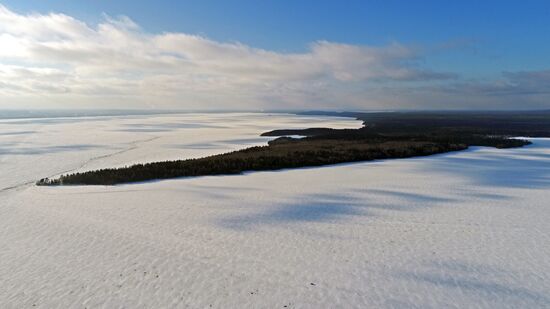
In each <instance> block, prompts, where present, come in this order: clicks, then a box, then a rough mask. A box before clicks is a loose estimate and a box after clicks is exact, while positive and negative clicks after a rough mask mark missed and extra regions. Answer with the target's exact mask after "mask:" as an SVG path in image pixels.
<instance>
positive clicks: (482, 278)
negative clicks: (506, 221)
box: [396, 261, 550, 308]
mask: <svg viewBox="0 0 550 309" xmlns="http://www.w3.org/2000/svg"><path fill="white" fill-rule="evenodd" d="M422 269H423V270H421V271H418V270H416V271H414V272H411V271H405V272H401V273H396V277H398V278H405V279H407V280H411V281H415V282H416V283H427V284H430V285H434V286H438V287H446V288H448V289H450V291H456V292H459V293H460V294H465V295H470V296H472V297H474V298H476V299H479V298H481V299H480V300H483V301H485V302H486V303H489V304H495V305H496V304H497V303H498V304H500V305H502V306H506V307H507V306H510V303H512V302H518V301H519V302H522V303H525V302H528V303H530V304H536V306H540V308H549V307H550V296H549V295H548V294H547V293H541V292H540V291H535V290H532V289H529V288H526V287H522V286H517V285H514V284H513V283H512V282H510V280H503V278H505V279H509V278H510V277H511V278H522V277H524V275H522V274H516V273H512V272H510V271H508V270H505V269H500V268H496V267H494V266H486V265H482V264H473V263H464V262H460V261H452V262H443V263H442V262H436V261H434V262H430V263H426V264H425V265H423V267H422ZM499 279H500V280H499Z"/></svg>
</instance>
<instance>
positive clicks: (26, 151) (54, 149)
mask: <svg viewBox="0 0 550 309" xmlns="http://www.w3.org/2000/svg"><path fill="white" fill-rule="evenodd" d="M96 148H105V146H102V145H91V144H75V145H60V146H46V147H27V148H0V155H42V154H52V153H60V152H73V151H84V150H89V149H96Z"/></svg>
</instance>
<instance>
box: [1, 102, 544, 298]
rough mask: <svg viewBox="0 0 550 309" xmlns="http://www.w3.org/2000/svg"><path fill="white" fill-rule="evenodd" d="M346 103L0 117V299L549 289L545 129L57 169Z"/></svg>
mask: <svg viewBox="0 0 550 309" xmlns="http://www.w3.org/2000/svg"><path fill="white" fill-rule="evenodd" d="M360 126H361V123H360V122H359V121H356V120H353V119H350V118H335V117H305V116H295V115H284V114H272V115H270V114H244V113H238V114H237V113H232V114H177V115H146V116H137V115H133V116H116V117H115V116H105V117H76V118H44V119H13V120H0V304H1V306H0V307H2V308H27V307H32V306H35V307H36V308H84V307H87V308H173V307H174V308H177V307H186V306H187V307H189V308H205V307H207V308H208V307H210V306H212V307H213V308H243V307H244V308H285V306H286V308H353V307H357V308H365V307H367V308H368V307H388V308H392V307H394V308H402V307H413V308H414V307H418V308H447V307H451V308H453V307H460V308H463V307H482V308H548V307H550V258H549V257H550V224H548V222H550V191H549V189H550V139H533V142H534V144H533V145H531V146H528V147H525V148H519V149H506V150H497V149H493V148H471V149H470V150H467V151H463V152H455V153H449V154H443V155H435V156H431V157H424V158H413V159H402V160H384V161H374V162H365V163H354V164H342V165H336V166H328V167H321V168H306V169H296V170H283V171H276V172H254V173H246V174H244V175H237V176H216V177H197V178H187V179H174V180H165V181H153V182H148V183H140V184H129V185H119V186H112V187H104V186H86V187H84V186H70V187H36V186H34V185H33V183H34V181H36V180H37V179H39V178H43V177H50V176H55V175H59V174H60V173H65V172H69V171H83V170H90V169H97V168H103V167H113V166H124V165H128V164H132V163H136V162H150V161H157V160H168V159H181V158H190V157H200V156H204V155H209V154H216V153H221V152H226V151H230V150H236V149H241V148H244V147H247V146H251V145H262V144H265V143H266V142H267V141H268V140H269V139H270V138H264V137H260V136H259V134H261V133H262V132H264V131H268V130H273V129H284V128H308V127H333V128H356V127H360Z"/></svg>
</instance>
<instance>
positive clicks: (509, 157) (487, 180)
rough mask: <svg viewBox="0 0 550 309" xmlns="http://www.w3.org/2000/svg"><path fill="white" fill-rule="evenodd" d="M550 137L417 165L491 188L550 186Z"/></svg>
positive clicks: (439, 158) (424, 170)
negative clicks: (514, 147) (515, 145)
mask: <svg viewBox="0 0 550 309" xmlns="http://www.w3.org/2000/svg"><path fill="white" fill-rule="evenodd" d="M549 149H550V139H535V140H534V144H533V145H532V146H527V147H525V148H519V149H499V150H497V151H491V152H486V153H483V154H476V155H475V156H472V154H474V153H475V152H476V151H483V149H482V148H476V149H474V151H473V152H465V153H453V154H448V155H446V156H439V157H437V158H434V160H430V161H426V162H424V164H421V165H419V166H418V167H417V170H418V172H419V173H425V172H437V173H439V174H441V176H440V177H466V178H467V179H468V180H469V181H471V182H472V183H474V184H476V185H479V186H487V187H506V188H550V153H548V150H549Z"/></svg>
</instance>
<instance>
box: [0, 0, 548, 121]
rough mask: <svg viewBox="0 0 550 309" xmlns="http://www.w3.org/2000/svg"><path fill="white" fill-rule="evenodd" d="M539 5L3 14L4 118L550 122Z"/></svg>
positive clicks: (62, 9)
mask: <svg viewBox="0 0 550 309" xmlns="http://www.w3.org/2000/svg"><path fill="white" fill-rule="evenodd" d="M548 33H550V3H549V2H547V1H522V2H521V3H520V2H515V3H514V4H512V3H503V2H500V1H484V2H483V3H482V4H481V3H478V2H477V1H461V2H460V3H457V2H456V1H421V2H415V3H402V1H401V2H399V1H388V2H384V3H383V4H382V2H376V1H350V2H349V3H348V2H346V4H345V5H343V4H342V3H339V2H338V1H333V2H328V1H327V2H323V3H322V4H321V3H316V2H314V1H304V2H301V3H294V2H293V1H262V2H261V3H256V2H255V1H237V2H231V4H228V3H227V2H225V1H201V3H191V2H186V1H183V2H180V3H177V4H174V3H170V1H139V2H131V1H117V3H110V1H94V2H93V3H88V2H86V1H72V2H71V3H70V4H60V3H58V2H56V1H1V2H0V109H2V108H4V109H18V108H67V109H78V108H136V109H139V108H160V109H162V108H166V109H178V110H186V109H188V110H197V109H200V110H228V109H248V110H261V109H267V110H276V109H339V110H342V109H362V110H367V109H545V108H546V109H547V108H550V90H549V89H550V63H549V61H550V60H549V58H548V57H547V55H549V54H550V40H548Z"/></svg>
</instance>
